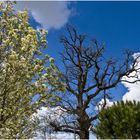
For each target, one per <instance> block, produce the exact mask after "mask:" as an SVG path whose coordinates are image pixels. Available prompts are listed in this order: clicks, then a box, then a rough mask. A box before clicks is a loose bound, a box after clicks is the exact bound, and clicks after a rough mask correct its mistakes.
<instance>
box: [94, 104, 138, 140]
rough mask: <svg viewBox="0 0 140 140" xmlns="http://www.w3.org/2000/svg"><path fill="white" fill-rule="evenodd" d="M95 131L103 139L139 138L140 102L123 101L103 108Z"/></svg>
mask: <svg viewBox="0 0 140 140" xmlns="http://www.w3.org/2000/svg"><path fill="white" fill-rule="evenodd" d="M95 132H96V135H97V137H98V138H103V139H104V138H105V139H115V138H117V139H139V138H140V102H138V103H136V102H135V101H133V102H131V101H126V102H125V103H124V102H123V101H121V102H117V103H115V104H114V105H113V106H112V107H108V108H107V109H105V110H103V111H102V112H100V114H99V123H98V124H97V126H96V130H95Z"/></svg>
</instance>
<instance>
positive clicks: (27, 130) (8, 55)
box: [0, 1, 64, 138]
mask: <svg viewBox="0 0 140 140" xmlns="http://www.w3.org/2000/svg"><path fill="white" fill-rule="evenodd" d="M13 6H14V2H10V1H7V2H1V3H0V138H30V137H32V133H31V131H32V129H33V128H32V127H31V126H30V127H28V126H29V125H30V123H29V120H30V117H31V115H32V114H33V113H35V112H36V110H37V109H39V108H40V107H41V106H46V105H48V103H49V100H50V101H52V100H53V102H55V99H54V98H53V94H52V93H53V92H56V91H63V90H64V85H63V83H62V82H61V81H60V76H61V73H60V72H59V71H58V69H57V67H56V66H55V65H54V59H53V58H51V57H50V56H48V55H45V54H43V53H42V50H46V43H47V41H46V34H47V31H45V30H43V29H40V30H36V29H34V28H32V27H31V25H30V24H29V16H28V11H27V10H24V11H18V12H16V11H15V10H14V8H13Z"/></svg>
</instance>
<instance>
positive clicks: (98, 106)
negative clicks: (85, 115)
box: [95, 99, 113, 111]
mask: <svg viewBox="0 0 140 140" xmlns="http://www.w3.org/2000/svg"><path fill="white" fill-rule="evenodd" d="M104 102H105V101H104V99H101V101H99V103H98V105H97V106H96V107H95V109H96V110H98V111H101V109H102V107H103V106H104ZM112 105H113V102H112V101H110V100H109V99H106V106H105V108H107V107H111V106H112Z"/></svg>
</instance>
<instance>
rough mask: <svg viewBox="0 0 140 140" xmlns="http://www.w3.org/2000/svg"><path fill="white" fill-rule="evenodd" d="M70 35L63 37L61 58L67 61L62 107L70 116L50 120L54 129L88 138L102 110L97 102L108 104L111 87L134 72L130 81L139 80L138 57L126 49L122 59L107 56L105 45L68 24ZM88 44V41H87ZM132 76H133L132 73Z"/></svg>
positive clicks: (60, 103)
mask: <svg viewBox="0 0 140 140" xmlns="http://www.w3.org/2000/svg"><path fill="white" fill-rule="evenodd" d="M67 33H68V34H67V35H65V36H62V37H61V40H60V41H61V43H62V44H63V46H64V52H63V53H62V54H61V55H62V59H63V60H62V61H63V64H64V68H65V72H64V81H65V83H66V89H67V91H66V94H65V95H62V96H60V98H61V101H60V102H59V104H58V105H59V106H61V108H63V109H65V111H66V112H67V114H68V115H67V116H66V115H65V116H64V117H63V116H62V117H63V124H62V123H61V124H60V123H57V122H56V121H52V122H50V124H51V126H52V127H53V128H54V129H55V131H62V132H70V133H73V134H75V135H78V136H79V137H80V139H89V132H90V128H92V127H93V125H94V123H96V121H95V120H96V119H97V117H98V113H99V111H98V110H97V103H98V102H99V100H101V99H103V100H104V102H103V104H102V106H101V109H104V108H105V106H106V99H107V98H108V97H109V94H108V92H109V90H110V89H112V88H114V87H116V86H117V85H118V84H119V83H120V82H122V81H124V82H130V81H126V80H125V79H122V77H124V76H127V77H129V76H130V74H131V73H135V74H133V77H134V78H135V80H134V81H131V83H134V82H137V81H139V79H138V77H137V73H138V71H139V68H138V67H137V65H138V62H137V60H138V58H139V56H137V57H136V58H135V59H134V58H133V56H132V53H131V52H129V51H125V54H124V57H123V59H122V60H120V61H117V60H115V59H113V58H110V59H108V60H106V59H105V57H104V50H105V48H104V45H103V44H99V43H98V42H97V41H96V40H95V39H92V40H91V41H90V43H88V42H87V41H86V35H84V34H78V33H77V30H76V29H75V28H74V27H72V26H67ZM87 43H88V44H87ZM131 76H132V75H131Z"/></svg>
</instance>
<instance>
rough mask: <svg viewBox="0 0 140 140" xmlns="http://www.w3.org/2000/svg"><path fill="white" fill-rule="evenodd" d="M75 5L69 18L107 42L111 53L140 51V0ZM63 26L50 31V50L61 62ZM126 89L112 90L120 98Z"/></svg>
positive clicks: (115, 97) (80, 29) (108, 54)
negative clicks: (60, 36) (127, 50)
mask: <svg viewBox="0 0 140 140" xmlns="http://www.w3.org/2000/svg"><path fill="white" fill-rule="evenodd" d="M73 6H74V8H75V9H76V11H77V14H76V15H75V16H73V17H71V18H70V19H69V23H71V24H73V25H74V26H76V27H77V29H78V30H79V31H80V32H81V33H85V32H86V33H87V34H88V36H89V38H93V37H94V38H96V39H97V40H98V41H99V42H105V44H106V55H107V57H109V56H113V57H117V58H118V59H120V58H121V55H122V51H123V50H124V49H130V50H132V51H134V52H139V51H140V50H139V48H140V2H77V3H74V4H73ZM62 30H63V29H61V30H57V31H54V30H52V31H50V32H49V35H48V41H49V47H50V48H49V52H50V53H51V55H53V57H54V58H55V59H56V62H57V64H60V56H58V55H59V54H58V52H59V51H61V50H62V49H63V47H62V45H61V44H60V43H59V41H58V36H59V35H61V32H62ZM54 50H55V53H54ZM60 67H61V66H60ZM126 91H127V90H126V88H124V86H122V85H119V87H117V88H115V89H114V90H111V93H112V95H113V97H114V99H115V100H119V99H121V98H122V96H123V94H124V93H126Z"/></svg>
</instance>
